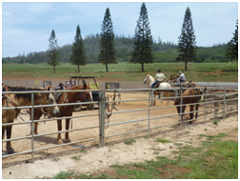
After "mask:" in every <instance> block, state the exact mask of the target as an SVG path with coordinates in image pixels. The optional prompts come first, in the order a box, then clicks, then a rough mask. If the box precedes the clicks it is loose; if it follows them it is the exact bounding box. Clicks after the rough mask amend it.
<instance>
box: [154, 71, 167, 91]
mask: <svg viewBox="0 0 240 181" xmlns="http://www.w3.org/2000/svg"><path fill="white" fill-rule="evenodd" d="M165 79H166V77H165V75H164V74H163V73H161V70H160V69H158V73H157V74H156V76H155V82H154V83H153V84H152V86H151V88H153V89H154V88H157V87H158V86H159V84H161V83H162V82H164V81H165Z"/></svg>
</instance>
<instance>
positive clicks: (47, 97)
mask: <svg viewBox="0 0 240 181" xmlns="http://www.w3.org/2000/svg"><path fill="white" fill-rule="evenodd" d="M2 90H3V91H44V90H46V89H39V88H26V87H13V86H6V85H3V89H2ZM40 104H43V105H46V104H56V102H55V100H54V97H53V95H52V93H35V94H34V105H40ZM30 105H31V93H26V94H24V93H21V94H15V93H14V92H11V93H10V94H7V96H6V95H5V96H3V99H2V107H9V106H10V107H15V108H16V109H10V110H3V111H2V123H13V121H14V119H15V118H16V117H17V116H18V114H19V112H20V111H21V109H17V107H18V106H30ZM43 111H44V112H46V113H47V114H48V115H49V116H56V115H57V114H58V113H59V108H58V107H57V106H55V107H45V108H43ZM5 130H6V134H7V139H10V138H11V134H12V125H9V126H3V127H2V139H4V134H5ZM7 152H8V154H11V153H14V150H13V149H12V148H11V143H10V141H8V142H7Z"/></svg>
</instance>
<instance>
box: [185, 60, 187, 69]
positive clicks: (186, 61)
mask: <svg viewBox="0 0 240 181" xmlns="http://www.w3.org/2000/svg"><path fill="white" fill-rule="evenodd" d="M185 71H187V61H185Z"/></svg>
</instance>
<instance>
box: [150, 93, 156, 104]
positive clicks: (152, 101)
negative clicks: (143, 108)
mask: <svg viewBox="0 0 240 181" xmlns="http://www.w3.org/2000/svg"><path fill="white" fill-rule="evenodd" d="M150 95H151V106H153V104H154V101H155V100H153V98H154V96H153V95H154V93H153V90H151V91H150Z"/></svg>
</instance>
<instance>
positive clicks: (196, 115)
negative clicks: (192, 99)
mask: <svg viewBox="0 0 240 181" xmlns="http://www.w3.org/2000/svg"><path fill="white" fill-rule="evenodd" d="M198 107H199V104H197V105H196V114H195V119H197V117H198Z"/></svg>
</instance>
